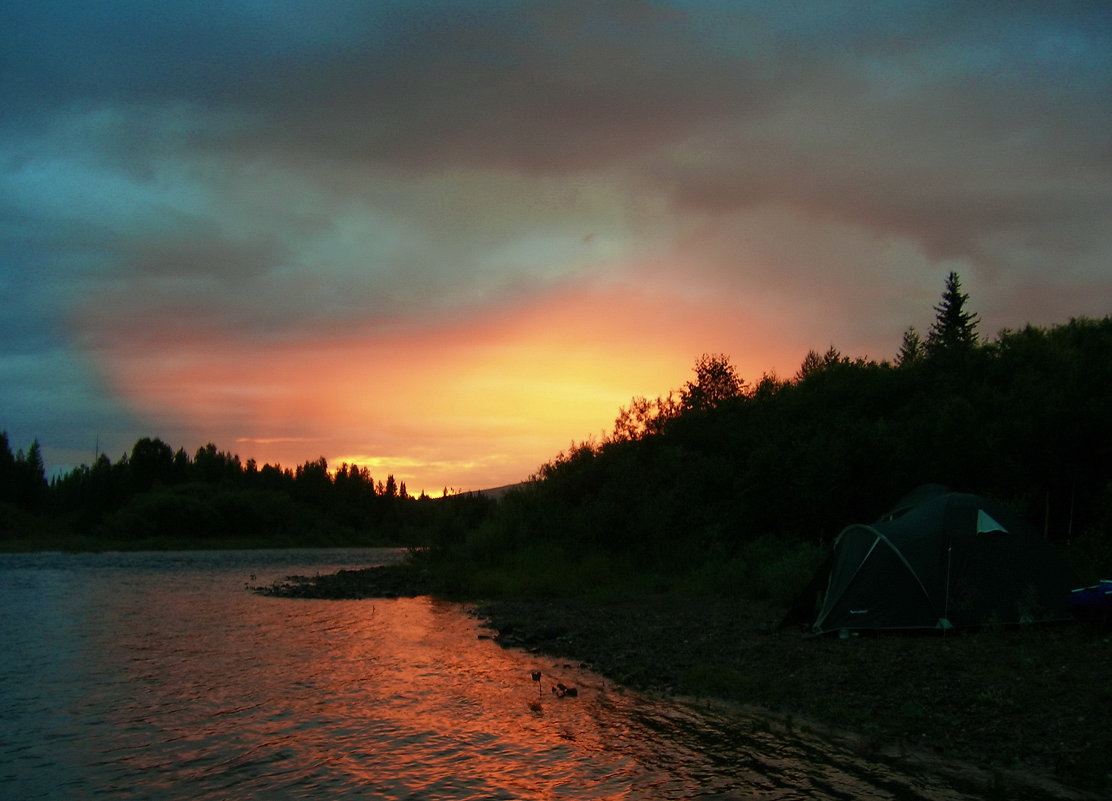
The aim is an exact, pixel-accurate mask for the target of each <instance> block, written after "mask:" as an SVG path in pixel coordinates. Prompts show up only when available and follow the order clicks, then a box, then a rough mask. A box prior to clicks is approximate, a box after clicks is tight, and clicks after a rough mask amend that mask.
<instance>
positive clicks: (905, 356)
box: [896, 326, 925, 367]
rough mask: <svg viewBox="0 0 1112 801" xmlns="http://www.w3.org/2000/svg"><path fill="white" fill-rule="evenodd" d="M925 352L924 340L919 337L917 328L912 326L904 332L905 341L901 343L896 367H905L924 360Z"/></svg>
mask: <svg viewBox="0 0 1112 801" xmlns="http://www.w3.org/2000/svg"><path fill="white" fill-rule="evenodd" d="M924 350H925V345H924V344H923V338H922V337H921V336H919V332H918V331H916V330H915V326H910V327H909V328H908V329H907V330H906V331H904V335H903V341H902V342H901V343H900V352H899V353H898V354H896V365H897V366H898V367H905V366H907V365H909V364H914V363H915V362H917V361H919V360H920V359H921V358H923V352H924Z"/></svg>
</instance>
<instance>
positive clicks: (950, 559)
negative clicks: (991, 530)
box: [942, 542, 954, 637]
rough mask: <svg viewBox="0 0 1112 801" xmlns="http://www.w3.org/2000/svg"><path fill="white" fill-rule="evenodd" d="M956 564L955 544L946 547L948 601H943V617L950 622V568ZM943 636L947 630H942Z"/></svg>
mask: <svg viewBox="0 0 1112 801" xmlns="http://www.w3.org/2000/svg"><path fill="white" fill-rule="evenodd" d="M953 563H954V543H953V542H951V543H950V544H949V545H947V546H946V596H945V597H946V599H945V601H943V606H942V617H943V619H945V620H947V621H949V620H950V568H951V566H952V565H953ZM942 636H943V637H945V636H946V629H942Z"/></svg>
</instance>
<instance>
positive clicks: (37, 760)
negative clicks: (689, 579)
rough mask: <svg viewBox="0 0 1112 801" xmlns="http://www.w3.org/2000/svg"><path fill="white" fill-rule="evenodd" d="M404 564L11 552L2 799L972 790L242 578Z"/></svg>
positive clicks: (921, 793) (476, 633)
mask: <svg viewBox="0 0 1112 801" xmlns="http://www.w3.org/2000/svg"><path fill="white" fill-rule="evenodd" d="M396 558H399V553H398V552H397V551H391V550H377V549H353V550H288V551H220V552H188V553H184V552H179V553H134V554H118V553H108V554H6V555H0V798H3V799H12V801H15V800H16V799H19V801H31V799H63V798H64V799H92V798H112V799H214V800H215V799H232V798H234V799H267V800H268V801H271V800H274V801H278V800H280V799H349V798H350V799H356V798H358V799H654V800H655V799H696V798H700V799H743V798H744V799H789V798H792V799H794V798H808V799H874V798H875V799H882V798H897V799H903V798H924V799H951V798H952V799H963V798H976V797H978V796H977V795H975V794H972V793H973V791H970V790H964V791H963V790H962V789H961V788H960V787H959V786H955V784H954V781H953V779H952V778H950V779H947V780H946V781H942V780H941V779H938V778H931V777H930V776H929V775H927V776H923V775H912V774H910V773H903V772H901V770H900V769H898V768H895V767H893V766H892V765H889V764H885V763H884V762H881V761H870V760H868V759H865V758H862V757H861V756H860V755H859V754H857V753H854V752H852V751H851V750H846V749H841V748H839V747H837V746H835V745H833V744H831V743H827V742H824V741H823V740H822V739H821V738H820V737H818V736H817V735H814V734H810V735H808V734H804V733H800V732H795V733H793V732H787V731H783V730H781V729H777V728H776V727H772V726H769V725H768V724H767V721H762V720H760V719H759V718H753V719H752V720H749V721H746V720H744V719H743V720H739V719H738V718H736V717H730V718H727V717H722V716H718V715H716V714H715V713H712V712H710V711H696V710H694V709H692V708H691V707H689V706H685V705H682V704H679V703H674V702H670V701H666V700H660V699H653V698H648V697H644V696H640V695H638V694H636V693H633V692H629V691H625V690H623V689H622V688H620V687H618V686H615V685H614V684H612V683H610V682H608V681H606V680H605V679H603V678H602V677H600V676H597V675H594V674H592V673H590V672H588V671H585V670H582V669H580V668H579V667H578V666H576V665H571V664H566V663H563V662H561V661H558V660H553V659H551V658H549V657H539V656H535V655H531V654H528V653H525V652H522V651H515V650H504V649H502V648H500V647H499V646H498V645H497V644H495V643H494V642H492V641H491V640H490V639H489V638H488V637H487V636H486V634H487V632H485V630H484V629H483V628H482V626H481V624H480V622H479V621H477V620H475V619H474V617H472V616H471V615H469V614H468V610H467V608H466V607H463V606H460V605H457V604H451V603H445V602H439V601H436V600H433V599H430V598H416V599H393V600H388V599H382V600H364V601H323V600H288V599H280V598H269V597H263V596H260V595H257V594H255V593H253V592H251V591H250V590H249V589H248V587H249V586H250V585H259V584H268V583H270V582H271V581H274V580H279V579H282V578H284V577H285V576H287V575H290V574H302V575H306V574H308V575H312V574H313V573H316V572H320V573H325V572H331V571H334V570H337V569H339V568H343V567H363V566H369V565H373V564H382V563H385V562H387V561H390V560H392V559H396ZM534 671H540V673H541V678H540V681H534V680H533V675H532V674H533V672H534ZM557 684H564V685H565V686H568V687H574V688H575V689H576V693H575V694H574V695H572V694H571V693H567V694H565V695H563V697H558V696H557V695H555V694H553V693H552V691H551V688H552V687H553V686H555V685H557Z"/></svg>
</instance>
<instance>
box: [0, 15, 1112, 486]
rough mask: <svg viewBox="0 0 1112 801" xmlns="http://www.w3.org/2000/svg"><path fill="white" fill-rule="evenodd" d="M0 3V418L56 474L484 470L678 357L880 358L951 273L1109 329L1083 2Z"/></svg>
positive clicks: (544, 448) (529, 457) (1102, 100)
mask: <svg viewBox="0 0 1112 801" xmlns="http://www.w3.org/2000/svg"><path fill="white" fill-rule="evenodd" d="M9 5H10V6H12V7H8V8H5V9H4V10H3V11H0V53H2V54H3V55H2V56H0V69H2V70H3V73H4V74H5V76H6V77H5V81H4V82H3V86H2V88H0V103H2V104H3V108H5V114H4V117H3V122H2V123H0V170H2V171H3V181H2V182H0V287H2V288H3V291H4V297H5V298H7V299H8V304H7V305H8V307H9V310H10V311H9V313H8V314H7V315H5V317H4V319H3V321H2V322H0V337H2V340H0V342H2V350H0V378H2V379H3V380H2V381H0V384H2V387H3V388H2V389H0V393H2V394H0V408H2V409H3V410H4V412H3V419H2V420H0V426H3V427H6V428H7V429H8V430H9V433H10V434H11V435H12V439H13V441H15V442H16V443H17V444H18V443H20V442H23V441H27V442H29V440H30V439H31V438H32V437H36V436H37V437H39V438H40V439H41V440H42V442H43V444H44V446H45V448H46V453H47V457H48V458H49V459H52V460H53V462H54V463H55V464H57V465H70V464H75V463H77V462H80V461H88V460H89V457H90V455H91V450H90V449H91V448H92V447H93V442H94V440H95V438H96V437H97V436H98V435H99V436H100V437H101V439H103V440H106V441H107V449H108V451H109V453H111V454H113V455H114V454H115V453H116V452H122V451H123V450H124V449H126V448H127V447H129V446H130V444H131V443H132V442H133V441H134V440H135V439H136V438H137V437H139V436H145V435H154V436H162V437H163V438H164V439H167V440H169V441H171V442H173V443H174V444H181V445H184V446H186V447H188V448H194V447H196V446H197V445H200V444H203V442H206V441H209V440H212V441H215V442H217V444H219V445H220V446H221V447H225V448H227V449H235V450H238V451H239V452H240V453H241V455H243V456H244V458H247V457H248V456H254V457H255V458H257V459H259V460H260V461H262V460H270V461H282V462H283V463H286V464H292V463H295V462H300V461H303V460H306V459H312V458H316V456H318V455H321V454H323V455H325V456H327V457H328V458H329V459H330V460H331V461H338V460H343V459H348V460H360V461H362V462H364V463H367V464H371V465H372V466H375V465H377V466H381V468H382V469H381V470H380V472H382V471H389V472H395V473H396V474H398V475H399V477H402V478H405V480H406V481H407V483H408V485H409V486H410V488H411V489H417V488H419V487H421V486H425V487H428V488H430V489H433V488H435V489H439V488H440V486H443V485H450V486H464V487H470V488H475V487H480V486H489V485H494V484H498V483H507V482H509V481H514V480H517V479H519V478H522V477H524V476H525V475H527V474H528V473H529V472H531V471H532V469H534V468H535V467H536V466H537V465H538V464H539V463H540V462H542V461H544V460H545V459H547V458H548V457H550V456H551V455H553V453H554V452H555V451H556V450H559V449H560V448H562V447H564V446H565V445H566V444H567V442H568V441H570V440H572V439H580V438H583V437H585V436H587V435H589V434H591V433H592V432H597V431H598V430H599V429H601V428H605V427H608V425H609V423H610V421H611V420H612V419H613V416H614V413H615V412H616V411H617V407H618V406H619V405H621V404H623V403H625V402H627V401H628V399H629V397H631V396H632V395H636V394H649V395H653V394H657V393H661V392H665V391H667V389H669V388H670V387H673V386H677V385H678V384H680V383H682V382H683V380H685V379H686V377H687V374H686V373H687V370H688V368H689V366H690V365H691V364H692V363H693V361H694V359H695V357H696V356H698V355H699V353H701V352H704V351H725V352H729V353H731V354H732V356H733V358H734V360H735V362H737V363H738V365H739V366H740V368H741V371H742V372H743V373H744V374H746V375H748V376H750V377H754V378H755V377H758V376H759V375H760V373H761V372H763V371H766V370H778V371H780V372H781V373H782V374H790V373H792V372H793V371H794V369H795V368H796V366H797V365H798V362H799V360H800V359H801V358H802V356H803V354H804V353H805V352H806V351H807V349H808V348H818V349H824V348H825V347H827V346H828V345H830V344H836V345H837V346H838V347H839V348H841V349H842V350H843V351H846V352H849V353H853V354H855V355H869V356H871V357H874V358H886V357H889V356H891V355H892V353H894V351H895V349H896V347H897V346H898V342H899V337H900V334H901V332H902V331H903V329H904V328H906V327H907V326H908V325H917V326H919V327H920V329H923V328H925V327H926V326H927V325H928V324H929V321H930V316H931V306H932V305H933V303H935V302H936V300H937V297H938V295H939V293H940V291H941V287H942V282H943V278H944V276H945V275H946V273H947V272H949V271H950V270H957V271H958V272H959V273H960V274H961V275H962V278H963V281H964V284H965V288H966V289H967V290H968V291H969V292H970V294H971V295H972V298H973V304H974V306H975V307H976V308H977V310H978V311H979V312H980V314H981V317H982V319H983V321H984V323H983V325H984V330H985V333H987V334H989V335H992V334H993V333H995V331H996V330H998V329H999V328H1001V327H1005V326H1009V327H1015V326H1019V325H1022V324H1024V323H1026V322H1028V321H1031V322H1035V323H1040V324H1046V323H1053V322H1059V321H1063V320H1065V319H1068V318H1069V317H1070V316H1077V315H1104V314H1107V313H1108V312H1109V304H1108V299H1109V298H1110V297H1112V268H1110V262H1109V255H1110V254H1112V224H1110V223H1112V146H1110V144H1109V143H1110V140H1109V137H1108V131H1110V130H1112V14H1110V13H1109V11H1108V10H1107V9H1106V8H1105V7H1103V6H1102V5H1101V4H1093V3H1074V4H1071V3H1057V4H1054V5H1052V6H1051V5H1047V4H1035V3H1031V4H1027V3H1015V2H1009V3H999V4H996V3H979V4H975V5H970V4H968V3H959V2H954V3H947V2H917V3H911V2H908V3H892V4H887V5H885V6H884V7H883V8H882V9H880V10H877V9H870V10H869V11H868V13H867V14H866V13H865V11H864V10H863V9H862V8H861V7H860V5H859V4H853V3H848V2H847V3H838V2H834V3H824V4H822V5H821V6H816V5H814V4H811V5H804V6H798V5H796V4H783V3H760V2H754V3H737V2H728V3H727V2H723V3H706V2H699V3H663V2H662V3H655V2H639V1H638V0H626V1H624V2H614V3H605V4H600V3H594V2H579V1H578V0H575V1H573V0H566V1H565V2H548V3H519V2H505V3H497V2H494V3H481V4H479V3H471V2H439V3H413V2H397V3H394V2H386V3H374V4H368V3H348V2H324V3H303V2H292V1H290V2H272V3H263V4H259V3H252V2H241V3H232V4H229V3H224V2H220V3H216V2H197V1H196V0H195V1H194V2H190V3H173V2H171V3H162V4H157V5H154V6H152V5H151V4H149V3H138V2H118V1H117V2H111V3H108V2H90V3H84V4H80V5H78V6H74V5H73V4H71V3H61V2H53V3H52V2H41V3H36V4H9ZM113 448H114V449H115V451H113V450H112V449H113ZM376 469H378V468H376Z"/></svg>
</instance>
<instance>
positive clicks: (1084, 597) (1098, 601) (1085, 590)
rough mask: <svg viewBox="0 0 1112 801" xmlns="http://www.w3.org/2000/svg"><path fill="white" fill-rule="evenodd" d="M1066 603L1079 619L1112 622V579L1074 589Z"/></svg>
mask: <svg viewBox="0 0 1112 801" xmlns="http://www.w3.org/2000/svg"><path fill="white" fill-rule="evenodd" d="M1066 603H1067V605H1068V606H1069V610H1070V611H1071V612H1072V613H1073V616H1074V617H1076V618H1077V619H1078V620H1085V621H1088V622H1091V623H1104V624H1112V579H1103V580H1102V581H1100V582H1098V583H1097V584H1094V585H1093V586H1091V587H1082V588H1080V589H1077V590H1074V591H1073V592H1071V593H1070V596H1069V598H1068V599H1067V601H1066Z"/></svg>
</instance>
